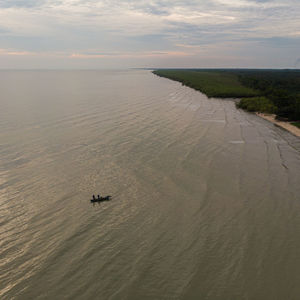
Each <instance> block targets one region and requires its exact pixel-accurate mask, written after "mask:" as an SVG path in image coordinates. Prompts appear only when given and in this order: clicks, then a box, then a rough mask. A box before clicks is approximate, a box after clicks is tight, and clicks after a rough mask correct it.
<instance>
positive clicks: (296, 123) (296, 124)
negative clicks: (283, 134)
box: [292, 122, 300, 128]
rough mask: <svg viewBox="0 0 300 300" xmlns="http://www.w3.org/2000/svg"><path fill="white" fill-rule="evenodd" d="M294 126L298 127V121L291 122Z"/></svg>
mask: <svg viewBox="0 0 300 300" xmlns="http://www.w3.org/2000/svg"><path fill="white" fill-rule="evenodd" d="M292 124H293V125H294V126H297V127H298V128H300V122H293V123H292Z"/></svg>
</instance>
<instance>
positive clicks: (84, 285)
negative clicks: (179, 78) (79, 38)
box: [0, 70, 300, 300]
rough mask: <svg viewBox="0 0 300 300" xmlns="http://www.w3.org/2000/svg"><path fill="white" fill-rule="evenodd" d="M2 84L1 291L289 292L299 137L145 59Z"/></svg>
mask: <svg viewBox="0 0 300 300" xmlns="http://www.w3.org/2000/svg"><path fill="white" fill-rule="evenodd" d="M0 87H1V89H0V90H1V96H0V299H213V300H215V299H231V300H234V299H239V300H240V299H264V300H266V299H270V300H271V299H272V300H274V299H299V295H300V286H299V282H300V251H299V249H300V184H299V183H300V139H299V138H297V137H295V136H293V135H291V134H289V133H288V132H286V131H284V130H282V129H280V128H277V127H275V126H274V125H273V124H271V123H269V122H267V121H265V120H263V119H261V118H259V117H257V116H255V115H253V114H249V113H247V112H244V111H242V110H237V109H236V108H235V105H234V102H233V101H226V100H220V99H207V97H206V96H205V95H203V94H201V93H200V92H197V91H194V90H192V89H190V88H188V87H184V86H182V85H181V84H180V83H178V82H174V81H171V80H168V79H164V78H159V77H156V76H155V75H153V74H152V73H151V72H150V71H144V70H130V71H1V72H0ZM98 193H101V194H102V195H103V196H105V195H112V196H113V198H112V200H111V201H108V202H103V203H100V204H94V205H93V204H92V203H90V198H91V196H92V194H98Z"/></svg>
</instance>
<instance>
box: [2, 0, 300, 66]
mask: <svg viewBox="0 0 300 300" xmlns="http://www.w3.org/2000/svg"><path fill="white" fill-rule="evenodd" d="M299 46H300V1H299V0H297V1H295V0H286V1H283V0H282V1H276V0H274V1H273V0H208V1H205V0H203V1H199V0H197V1H193V0H186V1H178V0H172V1H171V0H160V1H158V0H152V1H144V0H139V1H138V0H131V1H130V0H101V1H96V0H85V1H83V0H54V1H51V0H26V1H25V0H0V49H1V50H0V64H1V65H0V67H2V68H6V67H16V68H17V67H19V66H20V67H22V66H25V65H26V66H27V67H30V66H32V67H87V68H88V67H117V66H120V67H143V66H147V67H151V66H153V67H159V66H161V67H218V66H219V67H294V66H295V65H298V63H297V64H295V61H296V60H297V59H298V57H299V49H300V47H299ZM16 56H18V59H16ZM49 61H51V64H50V63H48V62H49Z"/></svg>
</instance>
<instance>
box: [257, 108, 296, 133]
mask: <svg viewBox="0 0 300 300" xmlns="http://www.w3.org/2000/svg"><path fill="white" fill-rule="evenodd" d="M256 115H257V116H259V117H261V118H263V119H265V120H268V121H269V122H272V123H273V124H275V125H276V126H279V127H281V128H283V129H285V130H287V131H289V132H290V133H292V134H293V135H295V136H298V137H300V128H298V127H296V126H294V125H293V124H291V123H289V122H283V121H278V120H276V119H275V117H276V115H274V114H272V115H271V114H263V113H256Z"/></svg>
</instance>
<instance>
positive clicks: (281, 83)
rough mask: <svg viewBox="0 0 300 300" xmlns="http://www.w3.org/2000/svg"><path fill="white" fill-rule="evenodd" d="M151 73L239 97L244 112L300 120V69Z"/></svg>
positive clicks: (210, 92)
mask: <svg viewBox="0 0 300 300" xmlns="http://www.w3.org/2000/svg"><path fill="white" fill-rule="evenodd" d="M153 73H154V74H156V75H158V76H162V77H166V78H169V79H173V80H176V81H180V82H182V84H184V85H187V86H189V87H191V88H194V89H196V90H199V91H201V92H203V93H205V94H206V95H207V96H208V97H218V98H242V100H241V101H240V103H239V104H237V106H238V107H240V108H243V109H246V110H248V111H259V112H266V113H276V114H277V117H278V118H280V119H283V120H289V121H299V120H300V70H251V69H242V70H240V69H214V70H212V69H201V70H199V69H193V70H175V69H172V70H170V69H169V70H156V71H154V72H153ZM298 123H299V122H296V124H298ZM296 126H298V125H296Z"/></svg>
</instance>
